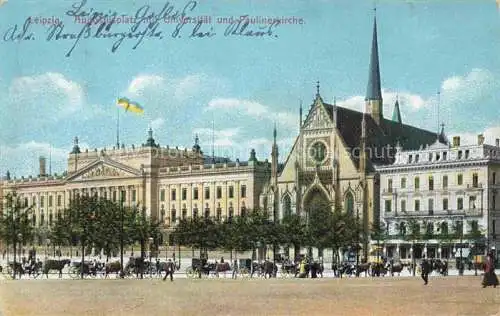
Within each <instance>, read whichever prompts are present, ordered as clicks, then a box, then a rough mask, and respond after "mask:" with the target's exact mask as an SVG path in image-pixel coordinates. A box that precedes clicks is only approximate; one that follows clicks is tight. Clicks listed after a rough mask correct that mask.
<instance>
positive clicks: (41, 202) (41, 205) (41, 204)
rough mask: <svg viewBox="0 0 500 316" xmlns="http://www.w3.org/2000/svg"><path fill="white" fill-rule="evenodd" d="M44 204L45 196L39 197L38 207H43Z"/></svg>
mask: <svg viewBox="0 0 500 316" xmlns="http://www.w3.org/2000/svg"><path fill="white" fill-rule="evenodd" d="M44 204H45V196H41V197H40V207H43V206H44Z"/></svg>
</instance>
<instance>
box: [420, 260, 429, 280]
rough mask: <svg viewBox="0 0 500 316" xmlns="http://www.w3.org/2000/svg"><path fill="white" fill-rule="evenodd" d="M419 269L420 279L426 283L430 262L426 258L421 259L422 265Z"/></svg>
mask: <svg viewBox="0 0 500 316" xmlns="http://www.w3.org/2000/svg"><path fill="white" fill-rule="evenodd" d="M421 269H422V274H421V276H422V280H424V282H425V283H424V284H425V285H427V283H428V282H429V270H430V264H429V262H428V261H427V259H425V258H424V259H422V265H421Z"/></svg>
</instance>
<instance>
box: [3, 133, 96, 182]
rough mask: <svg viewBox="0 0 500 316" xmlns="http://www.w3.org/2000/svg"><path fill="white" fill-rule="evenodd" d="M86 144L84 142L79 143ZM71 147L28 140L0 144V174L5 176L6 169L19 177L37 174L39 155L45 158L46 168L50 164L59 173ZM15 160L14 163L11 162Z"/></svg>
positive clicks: (64, 164)
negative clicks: (16, 143)
mask: <svg viewBox="0 0 500 316" xmlns="http://www.w3.org/2000/svg"><path fill="white" fill-rule="evenodd" d="M81 145H82V146H86V144H81ZM82 148H83V147H82ZM70 150H71V148H58V147H54V146H51V145H50V144H49V143H40V142H35V141H29V142H25V143H22V144H18V145H14V146H9V145H0V172H1V174H0V176H5V173H6V172H7V170H9V171H10V173H11V176H16V177H18V178H20V177H21V176H28V175H33V176H36V175H38V174H39V163H38V159H39V157H40V156H44V157H45V158H47V169H46V171H47V172H49V167H50V166H49V165H52V168H51V169H52V172H53V173H59V174H61V173H62V172H63V171H65V170H66V169H67V168H66V159H67V157H68V153H69V152H70ZM13 161H15V164H12V162H13Z"/></svg>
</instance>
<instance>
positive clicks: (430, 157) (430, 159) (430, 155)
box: [429, 153, 432, 162]
mask: <svg viewBox="0 0 500 316" xmlns="http://www.w3.org/2000/svg"><path fill="white" fill-rule="evenodd" d="M431 161H432V153H429V162H431Z"/></svg>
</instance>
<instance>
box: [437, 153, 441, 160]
mask: <svg viewBox="0 0 500 316" xmlns="http://www.w3.org/2000/svg"><path fill="white" fill-rule="evenodd" d="M439 159H441V156H439V154H438V153H436V161H439Z"/></svg>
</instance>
